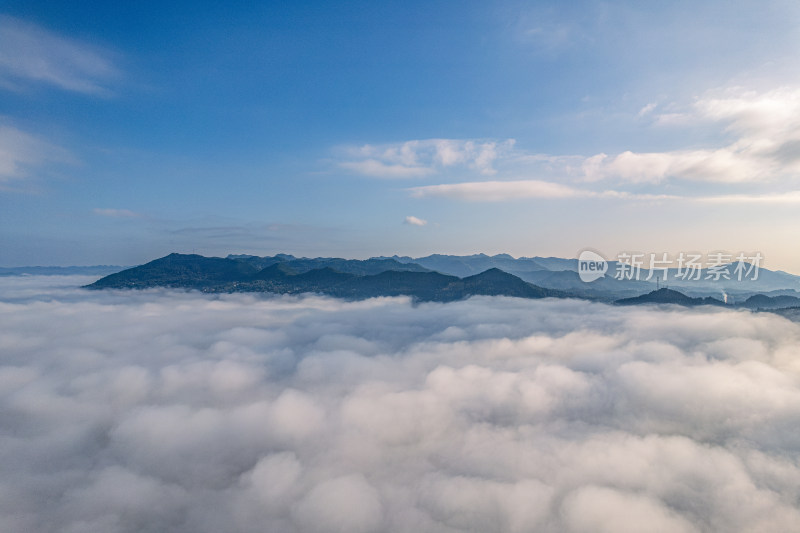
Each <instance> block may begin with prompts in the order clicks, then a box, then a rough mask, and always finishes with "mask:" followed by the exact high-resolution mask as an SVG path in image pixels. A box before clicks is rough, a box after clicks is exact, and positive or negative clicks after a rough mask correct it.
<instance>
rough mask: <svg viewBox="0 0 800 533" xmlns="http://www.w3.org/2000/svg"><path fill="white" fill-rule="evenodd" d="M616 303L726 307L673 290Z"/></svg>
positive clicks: (707, 298) (708, 298)
mask: <svg viewBox="0 0 800 533" xmlns="http://www.w3.org/2000/svg"><path fill="white" fill-rule="evenodd" d="M615 303H617V304H618V305H642V304H676V305H683V306H696V305H725V303H724V302H723V301H721V300H717V299H716V298H711V297H706V298H692V297H691V296H686V295H685V294H683V293H682V292H678V291H675V290H672V289H658V290H655V291H653V292H649V293H647V294H643V295H641V296H636V297H633V298H623V299H621V300H617V301H616V302H615Z"/></svg>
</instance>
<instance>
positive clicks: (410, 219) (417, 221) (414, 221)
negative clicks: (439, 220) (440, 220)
mask: <svg viewBox="0 0 800 533" xmlns="http://www.w3.org/2000/svg"><path fill="white" fill-rule="evenodd" d="M405 223H406V224H410V225H412V226H425V225H426V224H427V223H428V221H427V220H422V219H421V218H417V217H415V216H407V217H406V219H405Z"/></svg>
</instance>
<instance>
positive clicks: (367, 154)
mask: <svg viewBox="0 0 800 533" xmlns="http://www.w3.org/2000/svg"><path fill="white" fill-rule="evenodd" d="M513 146H514V140H513V139H509V140H506V141H502V142H500V141H493V140H475V139H466V140H465V139H424V140H411V141H405V142H402V143H390V144H380V145H372V144H367V145H363V146H358V147H344V148H342V149H341V150H340V152H341V154H342V158H343V160H342V161H339V166H340V167H342V168H345V169H347V170H351V171H354V172H356V173H358V174H362V175H365V176H372V177H376V178H413V177H423V176H428V175H431V174H436V173H438V172H441V171H442V170H444V169H447V168H458V167H462V168H469V169H473V170H476V171H477V172H478V173H480V174H483V175H492V174H495V173H496V170H495V169H494V167H493V163H494V162H495V160H497V159H498V158H500V157H502V156H504V155H505V154H507V153H508V152H510V151H511V149H512V147H513Z"/></svg>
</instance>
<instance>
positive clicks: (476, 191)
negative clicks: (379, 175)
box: [408, 180, 676, 202]
mask: <svg viewBox="0 0 800 533" xmlns="http://www.w3.org/2000/svg"><path fill="white" fill-rule="evenodd" d="M408 191H409V192H410V193H411V196H413V197H415V198H433V197H441V198H450V199H454V200H464V201H468V202H501V201H507V200H521V199H564V198H628V199H635V200H669V199H674V198H676V197H675V196H671V195H661V194H641V193H629V192H625V191H613V190H606V191H592V190H589V189H581V188H577V187H572V186H569V185H564V184H561V183H554V182H550V181H542V180H515V181H471V182H464V183H446V184H442V185H426V186H422V187H411V188H409V189H408Z"/></svg>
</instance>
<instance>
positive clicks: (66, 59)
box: [0, 15, 121, 95]
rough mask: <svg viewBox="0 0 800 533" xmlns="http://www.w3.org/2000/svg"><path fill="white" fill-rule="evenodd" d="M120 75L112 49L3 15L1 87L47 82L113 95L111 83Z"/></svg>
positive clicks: (0, 25) (0, 49)
mask: <svg viewBox="0 0 800 533" xmlns="http://www.w3.org/2000/svg"><path fill="white" fill-rule="evenodd" d="M120 75H121V72H120V70H119V68H118V67H117V66H116V65H115V64H114V62H113V61H112V59H111V54H110V53H109V52H108V51H106V50H103V49H101V48H100V47H98V46H95V45H92V44H89V43H85V42H81V41H77V40H74V39H70V38H68V37H64V36H62V35H59V34H56V33H53V32H51V31H48V30H46V29H44V28H42V27H40V26H37V25H35V24H31V23H28V22H25V21H22V20H19V19H17V18H14V17H10V16H6V15H0V87H3V86H4V87H6V88H8V89H15V90H19V89H20V88H21V85H24V84H26V83H43V84H47V85H52V86H55V87H58V88H59V89H63V90H66V91H73V92H78V93H84V94H93V95H109V94H110V92H111V91H110V89H109V84H110V83H111V82H112V81H113V80H115V79H117V78H118V77H119V76H120Z"/></svg>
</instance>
